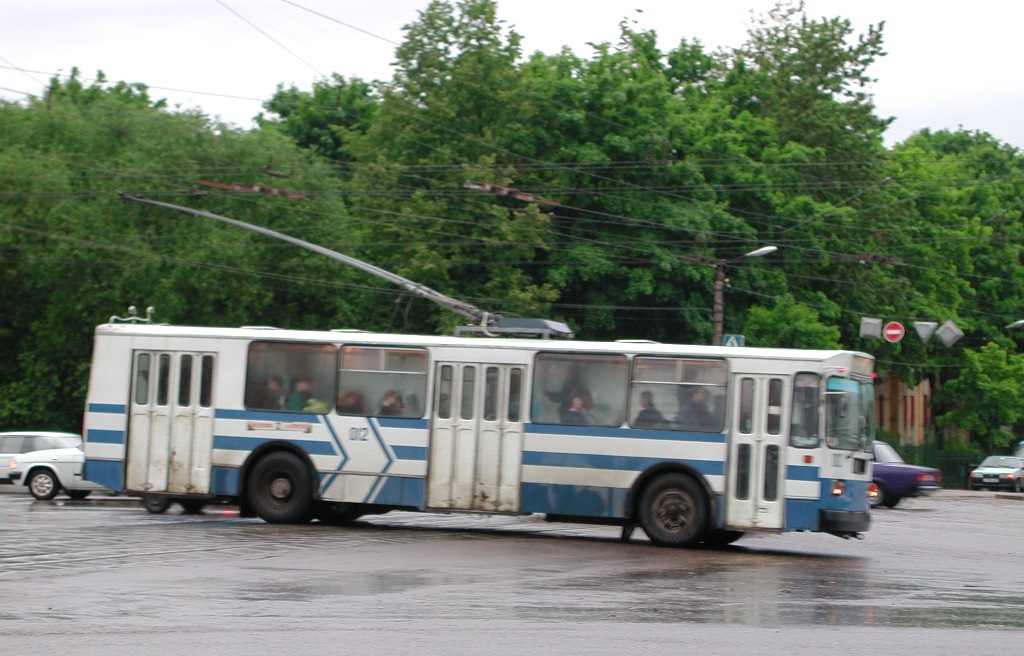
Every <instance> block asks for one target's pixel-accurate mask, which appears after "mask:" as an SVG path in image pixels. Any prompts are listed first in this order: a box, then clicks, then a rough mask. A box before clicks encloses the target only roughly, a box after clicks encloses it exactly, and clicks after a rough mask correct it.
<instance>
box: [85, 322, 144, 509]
mask: <svg viewBox="0 0 1024 656" xmlns="http://www.w3.org/2000/svg"><path fill="white" fill-rule="evenodd" d="M126 343H130V340H128V339H125V338H124V337H116V336H103V335H97V336H96V338H95V340H94V346H93V360H92V368H91V370H90V374H89V391H88V396H87V398H86V406H85V420H84V422H83V427H82V438H83V441H84V444H83V449H84V450H85V465H84V468H83V475H84V477H85V479H86V480H89V481H92V482H93V483H97V484H99V485H102V486H103V487H105V488H108V489H111V490H114V491H116V492H123V491H124V475H125V472H124V459H125V455H126V454H125V442H126V440H125V438H126V435H127V433H128V397H129V394H130V392H129V383H130V377H131V368H132V364H131V349H130V348H123V347H122V346H121V344H126Z"/></svg>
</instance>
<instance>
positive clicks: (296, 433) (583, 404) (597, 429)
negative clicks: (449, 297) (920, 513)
mask: <svg viewBox="0 0 1024 656" xmlns="http://www.w3.org/2000/svg"><path fill="white" fill-rule="evenodd" d="M873 364H874V363H873V359H872V357H871V356H870V355H867V354H864V353H858V352H852V351H839V350H834V351H826V350H797V349H765V348H746V347H713V346H687V345H671V344H657V343H650V342H587V341H579V342H574V341H556V340H548V339H528V338H504V339H494V338H489V337H483V336H450V337H441V336H437V337H423V336H408V335H395V334H380V333H370V332H361V331H300V330H283V329H275V328H261V327H243V328H221V329H217V328H198V327H178V326H171V325H153V324H136V323H108V324H104V325H101V326H99V327H98V328H97V329H96V333H95V352H94V357H93V362H92V370H91V375H90V381H89V391H88V399H87V408H86V414H85V426H84V436H85V453H86V462H85V475H86V477H87V478H88V479H89V480H92V481H94V482H96V483H98V484H100V485H102V486H104V487H107V488H110V489H113V490H117V491H123V492H125V493H127V494H129V495H135V496H139V497H142V498H143V499H144V502H146V503H148V504H150V507H151V509H154V511H158V510H162V509H165V508H166V504H167V503H168V502H171V501H174V502H178V503H181V504H182V505H183V506H184V507H185V508H186V509H191V510H197V509H198V508H201V507H202V505H203V504H204V503H209V502H213V501H231V502H235V503H238V504H239V507H240V509H241V513H242V514H243V516H258V517H260V518H262V519H263V520H265V521H267V522H273V523H301V522H308V521H311V520H313V519H319V520H321V521H325V522H334V523H339V524H343V523H345V522H349V521H352V520H354V519H356V518H358V517H360V516H362V515H367V514H379V513H384V512H388V511H391V510H418V511H429V512H459V511H466V512H483V513H506V514H531V513H542V514H544V515H545V516H546V517H547V518H548V519H549V520H552V521H572V522H586V523H595V524H611V525H618V526H622V527H623V537H624V538H628V537H629V536H630V534H631V533H632V531H633V529H634V528H635V527H640V528H641V529H642V530H643V531H644V533H646V534H647V536H648V537H649V538H650V539H651V541H652V542H654V543H656V544H659V545H665V546H690V545H694V544H698V543H705V544H709V545H715V544H726V543H729V542H732V541H733V540H735V539H737V538H738V537H740V536H741V535H742V534H743V533H745V532H750V531H767V532H786V531H818V532H826V533H831V534H834V535H838V536H842V537H852V536H859V534H860V533H861V532H862V531H865V530H867V528H868V526H869V522H870V517H869V500H868V493H869V486H870V484H871V464H870V463H871V446H872V439H873V431H874V425H875V421H874V417H873V408H874V398H875V397H874V392H873V386H872V378H873Z"/></svg>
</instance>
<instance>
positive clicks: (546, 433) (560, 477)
mask: <svg viewBox="0 0 1024 656" xmlns="http://www.w3.org/2000/svg"><path fill="white" fill-rule="evenodd" d="M725 448H726V447H725V436H724V435H722V434H720V433H689V432H678V431H660V430H629V429H620V428H595V427H577V426H544V425H539V424H527V426H526V436H525V449H524V452H523V483H522V486H521V491H522V496H523V504H522V511H523V512H538V513H546V514H554V515H577V516H584V517H625V516H626V514H627V512H626V503H627V497H628V495H629V491H630V489H631V487H632V486H633V484H634V483H635V482H636V480H637V478H639V476H640V474H641V473H642V472H644V471H646V470H648V469H650V468H651V467H654V466H656V465H660V464H664V463H667V462H678V463H682V464H686V465H688V466H689V467H691V468H692V469H694V470H695V471H697V472H699V473H700V474H702V475H703V477H704V479H705V480H706V481H707V482H708V484H709V485H710V486H711V488H712V490H713V492H714V493H715V494H716V495H720V494H722V491H723V488H724V485H725Z"/></svg>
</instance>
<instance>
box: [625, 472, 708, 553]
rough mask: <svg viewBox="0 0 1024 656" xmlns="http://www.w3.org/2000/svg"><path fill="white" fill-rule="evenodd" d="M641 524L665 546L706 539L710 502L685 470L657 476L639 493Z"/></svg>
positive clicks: (654, 540) (654, 538) (660, 544)
mask: <svg viewBox="0 0 1024 656" xmlns="http://www.w3.org/2000/svg"><path fill="white" fill-rule="evenodd" d="M639 515H640V527H641V528H643V530H644V533H646V534H647V537H649V538H650V539H651V542H653V543H654V544H657V545H659V546H662V547H689V546H692V545H695V544H697V543H698V542H700V541H701V540H702V539H704V534H705V533H706V532H707V527H708V504H707V501H706V499H705V496H704V491H703V490H702V489H701V487H700V485H699V484H698V483H697V481H695V480H693V478H691V477H689V476H686V475H684V474H664V475H662V476H659V477H658V478H656V479H654V480H653V481H652V482H651V483H650V484H649V485H648V486H647V487H646V488H645V489H644V492H643V494H642V495H641V497H640V512H639Z"/></svg>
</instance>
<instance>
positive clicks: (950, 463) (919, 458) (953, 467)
mask: <svg viewBox="0 0 1024 656" xmlns="http://www.w3.org/2000/svg"><path fill="white" fill-rule="evenodd" d="M895 448H896V450H897V451H898V452H899V454H900V455H901V456H903V459H904V460H905V461H907V462H908V463H909V464H911V465H921V466H923V467H934V468H935V469H938V470H939V471H941V472H942V486H943V487H945V488H950V489H961V490H964V489H967V477H968V476H970V474H971V470H972V469H974V468H975V467H977V466H978V463H980V462H981V461H982V460H984V458H985V454H983V453H982V452H981V451H976V452H975V451H960V452H956V453H948V452H947V453H943V452H941V451H939V450H938V449H936V448H935V447H933V446H928V445H924V446H913V445H903V444H901V445H898V446H895Z"/></svg>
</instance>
